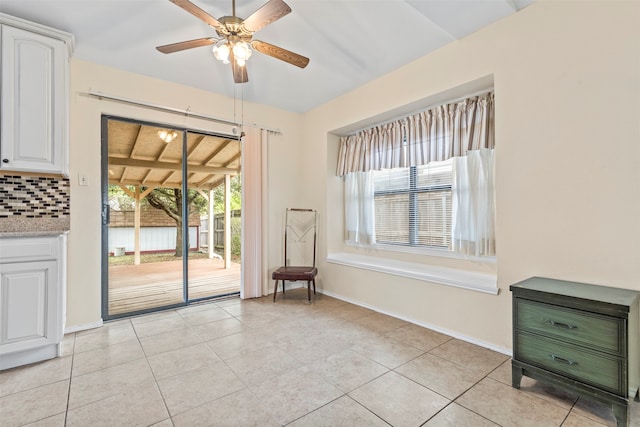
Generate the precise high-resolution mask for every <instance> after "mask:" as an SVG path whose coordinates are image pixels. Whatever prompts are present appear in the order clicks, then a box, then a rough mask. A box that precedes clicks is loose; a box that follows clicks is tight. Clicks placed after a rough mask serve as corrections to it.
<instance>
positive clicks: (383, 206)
mask: <svg viewBox="0 0 640 427" xmlns="http://www.w3.org/2000/svg"><path fill="white" fill-rule="evenodd" d="M451 169H452V162H451V160H446V161H443V162H432V163H429V164H428V165H424V166H413V167H409V168H396V169H385V170H380V171H374V172H373V180H374V209H375V216H374V218H375V219H374V222H375V241H376V242H377V243H382V244H391V245H403V246H417V247H433V248H440V249H450V248H451V205H452V198H451V185H452V170H451Z"/></svg>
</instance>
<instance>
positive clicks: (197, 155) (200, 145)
mask: <svg viewBox="0 0 640 427" xmlns="http://www.w3.org/2000/svg"><path fill="white" fill-rule="evenodd" d="M162 132H165V133H166V134H168V135H170V136H173V139H171V140H169V139H170V138H166V139H162V138H161V135H162ZM183 136H184V135H183V132H181V131H174V130H173V129H167V128H159V127H154V126H147V125H141V124H139V123H133V122H128V121H121V120H117V119H110V120H109V122H108V143H107V145H108V153H109V159H108V161H109V184H110V185H118V186H120V188H122V189H123V191H125V192H126V193H127V194H128V195H129V196H131V197H132V198H133V199H134V201H135V221H134V223H135V226H134V229H135V231H134V236H135V237H134V242H135V250H134V263H135V264H136V265H138V264H140V203H141V201H142V199H144V197H145V196H147V195H148V194H149V193H150V192H151V191H153V190H154V189H155V188H182V187H183V182H182V181H183V179H182V165H183V155H182V154H183V152H182V140H183ZM186 137H187V155H186V159H184V160H185V161H186V164H187V182H186V189H189V190H197V191H198V192H200V193H201V194H202V195H203V196H204V197H205V198H206V199H207V200H208V202H209V233H208V251H209V257H210V258H212V257H213V256H214V252H213V251H214V242H213V237H214V229H213V217H214V215H213V213H214V200H213V191H214V189H215V188H217V187H218V186H220V185H224V188H225V191H224V194H225V198H224V200H225V204H224V227H225V230H224V261H225V268H230V267H231V208H230V200H231V184H230V183H231V177H232V176H235V175H238V174H239V173H240V163H241V162H240V160H241V159H240V156H241V150H240V146H241V145H240V141H239V140H237V139H235V138H234V139H231V138H224V137H220V136H213V135H206V134H202V133H196V132H187V135H186ZM167 141H168V142H167ZM130 187H133V190H131V188H130Z"/></svg>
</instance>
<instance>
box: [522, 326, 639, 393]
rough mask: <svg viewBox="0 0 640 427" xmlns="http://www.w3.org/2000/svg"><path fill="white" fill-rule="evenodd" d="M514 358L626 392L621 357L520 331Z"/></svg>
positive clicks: (592, 383)
mask: <svg viewBox="0 0 640 427" xmlns="http://www.w3.org/2000/svg"><path fill="white" fill-rule="evenodd" d="M514 349H515V355H514V357H515V358H516V359H517V360H521V361H523V362H528V363H530V364H532V365H536V366H539V367H541V368H544V369H547V370H549V371H553V372H556V373H558V374H561V375H564V376H567V377H570V378H574V379H576V380H580V381H582V382H584V383H588V384H591V385H593V386H595V387H599V388H602V389H604V390H608V391H611V392H613V393H615V394H617V395H623V396H625V395H626V393H627V383H626V366H625V362H624V359H623V358H619V357H615V356H610V355H607V354H603V353H596V352H590V351H587V350H585V349H584V348H581V347H578V346H575V345H572V344H566V343H563V342H559V341H556V340H554V339H550V338H546V337H542V336H539V335H534V334H529V333H526V332H519V333H516V335H515V343H514Z"/></svg>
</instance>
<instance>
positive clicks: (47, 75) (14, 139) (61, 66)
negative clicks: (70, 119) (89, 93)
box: [0, 25, 67, 174]
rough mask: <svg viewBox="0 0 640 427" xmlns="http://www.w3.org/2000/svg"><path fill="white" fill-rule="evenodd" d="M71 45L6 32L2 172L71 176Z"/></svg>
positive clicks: (12, 30) (16, 31)
mask: <svg viewBox="0 0 640 427" xmlns="http://www.w3.org/2000/svg"><path fill="white" fill-rule="evenodd" d="M66 60H67V54H66V45H65V43H64V42H63V41H61V40H56V39H52V38H49V37H46V36H43V35H39V34H33V33H31V32H29V31H25V30H21V29H18V28H14V27H10V26H7V25H3V26H2V117H1V119H2V120H1V132H2V133H1V135H2V143H1V144H0V154H1V157H2V162H1V163H0V168H1V169H6V170H15V171H29V172H45V173H61V174H66V168H67V165H66V163H67V162H66V147H65V144H66V132H67V129H66V105H67V103H66V96H67V94H66V72H67V64H66Z"/></svg>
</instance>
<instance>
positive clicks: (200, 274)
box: [102, 116, 240, 319]
mask: <svg viewBox="0 0 640 427" xmlns="http://www.w3.org/2000/svg"><path fill="white" fill-rule="evenodd" d="M102 140H103V141H102V143H103V186H102V187H103V190H102V206H103V210H102V220H103V233H102V259H103V261H102V265H103V269H102V271H103V279H102V282H103V284H102V287H103V304H102V311H103V318H104V319H113V318H118V317H123V316H128V315H133V314H140V313H146V312H150V311H156V310H159V309H164V308H171V307H179V306H184V305H186V304H188V303H190V302H192V301H195V300H203V299H209V298H213V297H216V296H220V295H228V294H233V293H237V292H239V287H240V269H239V267H238V268H237V274H233V272H234V269H233V267H234V264H233V263H231V259H230V257H228V258H225V255H224V254H225V252H226V250H225V246H224V244H223V246H219V245H218V246H216V240H215V238H214V239H213V243H212V244H210V243H209V241H210V240H211V239H210V238H209V236H208V233H210V232H211V229H210V228H209V224H210V222H211V221H210V220H209V218H211V219H212V221H213V224H214V225H213V227H212V228H213V229H214V232H213V233H212V234H213V235H214V237H215V226H216V222H215V218H216V215H217V214H216V211H215V210H216V206H218V210H220V203H219V202H218V203H216V196H218V199H219V198H220V193H221V192H222V193H223V194H224V191H225V190H224V189H225V183H229V182H231V180H232V178H233V176H235V175H237V174H238V171H239V168H240V154H239V153H240V151H239V150H240V144H239V141H237V140H236V139H234V138H231V139H229V138H227V137H224V136H220V135H209V134H204V133H193V132H189V131H187V130H186V129H176V128H172V127H167V126H162V125H158V124H155V123H145V122H139V121H133V120H128V119H123V118H117V117H110V116H104V117H103V121H102ZM236 157H237V158H236ZM220 188H222V190H221V189H220ZM227 188H228V187H227ZM223 200H224V197H223ZM210 212H211V213H210ZM223 214H224V212H223ZM218 216H219V213H218ZM203 237H204V239H203ZM226 247H227V248H228V247H229V245H227V246H226Z"/></svg>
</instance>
